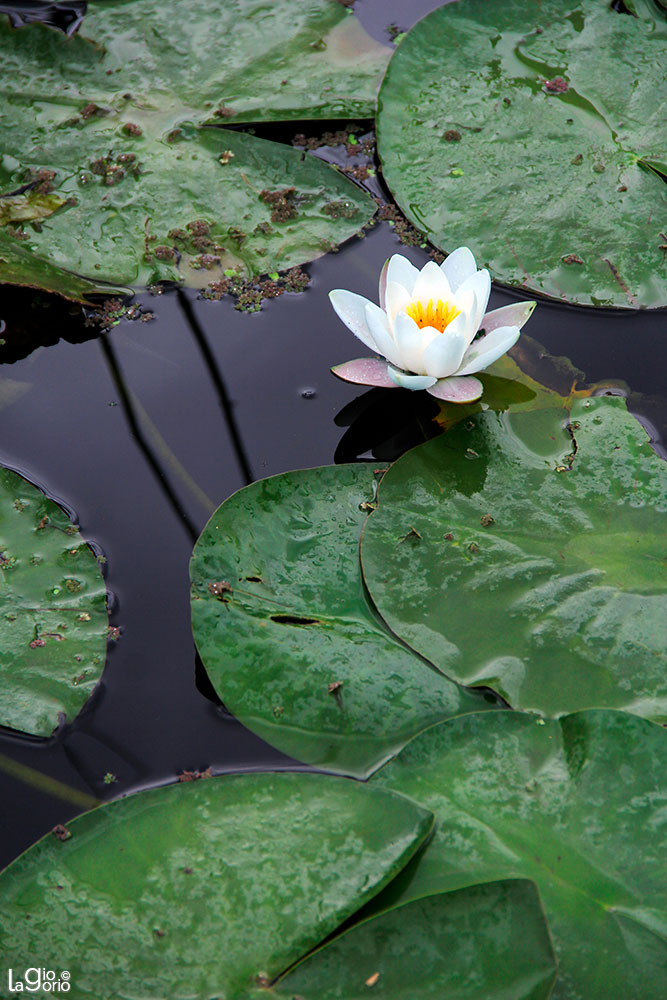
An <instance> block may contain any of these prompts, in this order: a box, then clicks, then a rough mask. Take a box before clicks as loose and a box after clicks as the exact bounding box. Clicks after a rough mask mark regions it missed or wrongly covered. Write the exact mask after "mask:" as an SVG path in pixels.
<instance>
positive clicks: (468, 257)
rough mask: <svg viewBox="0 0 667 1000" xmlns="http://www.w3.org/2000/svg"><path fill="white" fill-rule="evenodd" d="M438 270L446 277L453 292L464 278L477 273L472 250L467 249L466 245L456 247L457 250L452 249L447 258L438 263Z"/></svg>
mask: <svg viewBox="0 0 667 1000" xmlns="http://www.w3.org/2000/svg"><path fill="white" fill-rule="evenodd" d="M440 270H441V271H442V273H443V274H444V276H445V277H446V278H447V281H448V282H449V287H450V288H451V290H452V291H453V292H455V291H456V290H457V288H458V287H459V285H461V284H463V282H464V281H465V280H466V278H469V277H470V275H471V274H476V273H477V264H476V263H475V258H474V257H473V254H472V250H469V249H468V247H458V249H457V250H452V252H451V253H450V255H449V257H448V258H447V260H445V261H443V263H442V264H441V265H440Z"/></svg>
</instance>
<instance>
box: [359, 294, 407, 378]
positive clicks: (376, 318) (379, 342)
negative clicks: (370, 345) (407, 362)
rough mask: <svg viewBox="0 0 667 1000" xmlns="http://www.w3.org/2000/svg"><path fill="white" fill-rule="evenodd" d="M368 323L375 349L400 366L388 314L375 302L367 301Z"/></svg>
mask: <svg viewBox="0 0 667 1000" xmlns="http://www.w3.org/2000/svg"><path fill="white" fill-rule="evenodd" d="M366 323H367V324H368V329H369V330H370V332H371V336H372V338H373V340H374V341H375V345H376V347H375V350H376V351H377V352H378V353H379V354H381V355H382V357H383V358H386V359H387V361H391V363H392V364H394V365H399V366H400V363H401V362H400V356H399V353H398V349H397V347H396V343H395V341H394V338H393V337H392V335H391V329H390V327H389V321H388V319H387V314H386V313H384V312H383V311H382V309H380V307H379V306H376V305H375V303H374V302H367V303H366Z"/></svg>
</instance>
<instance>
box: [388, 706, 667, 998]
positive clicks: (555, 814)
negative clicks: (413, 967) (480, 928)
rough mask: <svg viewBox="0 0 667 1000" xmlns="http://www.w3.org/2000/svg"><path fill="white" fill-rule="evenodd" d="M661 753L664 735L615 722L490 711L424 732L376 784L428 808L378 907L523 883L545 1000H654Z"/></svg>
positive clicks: (662, 954)
mask: <svg viewBox="0 0 667 1000" xmlns="http://www.w3.org/2000/svg"><path fill="white" fill-rule="evenodd" d="M666 752H667V732H665V730H664V729H663V728H662V727H661V726H657V725H655V724H654V723H651V722H647V721H646V720H644V719H638V718H636V717H635V716H632V715H628V714H626V713H624V712H612V711H589V712H578V713H576V714H574V715H568V716H566V717H564V718H562V719H560V720H559V721H549V722H544V720H541V719H536V718H535V717H531V716H529V715H525V714H520V713H514V712H494V713H492V714H491V713H487V714H486V715H485V716H481V715H471V716H468V717H466V718H462V719H453V720H451V722H447V723H443V724H441V725H438V726H434V727H433V728H432V729H430V730H427V731H426V732H424V733H421V734H420V735H419V736H417V737H415V739H414V740H413V741H412V742H411V743H410V744H409V745H408V746H407V747H406V748H405V749H404V750H403V751H402V752H401V753H400V754H399V756H398V757H397V758H396V760H394V761H391V762H390V763H389V764H387V765H386V766H385V767H384V768H383V769H382V770H381V771H379V772H378V773H377V774H376V775H375V776H374V778H373V783H374V784H375V783H377V784H378V785H380V786H381V787H383V788H391V789H392V790H394V791H398V792H401V793H403V794H404V795H408V796H410V797H411V798H413V799H415V800H417V801H418V802H420V803H421V804H422V805H424V806H427V807H428V808H429V809H432V810H433V812H434V813H435V814H436V817H437V825H436V832H435V836H434V838H433V840H432V841H431V842H430V843H429V845H428V847H427V848H426V850H425V851H424V852H423V853H422V854H420V856H419V857H418V858H417V859H416V860H415V862H414V863H413V864H411V865H410V866H408V868H406V870H405V873H404V874H401V875H400V876H399V878H398V880H397V881H396V882H395V883H393V884H392V885H391V886H390V887H389V889H388V890H386V892H385V893H383V894H382V896H381V897H379V899H378V901H377V908H379V909H382V908H384V907H387V906H391V905H395V903H396V901H397V900H399V899H400V900H407V899H415V898H419V897H420V896H423V895H430V894H431V893H434V892H443V891H451V890H452V889H458V888H461V887H462V886H467V885H475V884H477V883H479V882H481V881H486V880H491V879H500V878H516V877H521V878H530V879H534V881H535V882H536V883H537V886H538V889H539V892H540V896H541V899H542V903H543V905H544V909H545V913H546V917H547V922H548V924H549V929H550V931H551V935H552V939H553V942H554V946H555V949H556V955H557V958H558V963H559V974H558V979H557V983H556V987H555V989H554V992H553V994H552V997H553V1000H592V998H598V997H600V998H602V997H604V998H605V1000H629V998H631V997H636V998H637V1000H639V998H641V1000H663V997H664V993H665V968H667V869H666V868H665V864H664V858H665V851H666V850H667V821H666V817H665V800H666V798H667V783H666V780H665V753H666ZM375 907H376V904H373V908H375ZM489 995H492V994H489Z"/></svg>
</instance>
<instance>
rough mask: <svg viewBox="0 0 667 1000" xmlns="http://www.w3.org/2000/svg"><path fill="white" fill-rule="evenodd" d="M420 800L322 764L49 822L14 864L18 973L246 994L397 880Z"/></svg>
mask: <svg viewBox="0 0 667 1000" xmlns="http://www.w3.org/2000/svg"><path fill="white" fill-rule="evenodd" d="M432 823H433V817H432V815H431V813H429V812H427V811H426V810H424V809H423V808H421V807H420V806H416V805H414V804H412V803H410V802H408V801H407V800H406V799H404V798H402V797H401V796H397V795H392V794H388V793H386V792H384V791H382V790H380V789H370V788H368V787H365V786H363V785H359V784H356V783H353V782H349V781H344V780H342V779H339V778H328V777H324V776H321V775H306V774H298V775H297V774H282V775H261V774H254V775H243V776H240V775H237V776H233V777H226V778H215V779H209V780H207V781H198V782H192V783H189V784H185V785H171V786H168V787H166V788H159V789H155V790H153V791H149V792H140V793H139V794H136V795H132V796H129V797H128V798H125V799H120V800H118V801H116V802H112V803H110V804H109V805H105V806H102V807H100V808H98V809H96V810H94V811H93V812H89V813H86V814H84V815H83V816H79V817H78V818H77V819H75V820H73V821H72V822H71V823H68V824H67V827H66V828H60V829H58V828H57V832H58V834H59V836H60V837H61V838H67V837H68V835H69V839H63V840H59V839H58V838H57V837H55V836H53V835H52V834H48V835H47V836H46V837H44V838H43V839H42V840H40V841H39V842H38V843H37V844H36V845H35V846H34V847H32V848H30V849H29V850H28V851H26V853H25V854H23V855H22V856H21V857H20V858H18V859H17V860H16V861H15V862H13V864H11V865H10V866H9V868H7V869H5V871H4V872H3V873H2V875H0V900H1V905H2V914H3V919H2V928H1V930H0V942H1V945H2V953H3V956H4V957H5V961H6V965H7V967H10V968H12V969H13V970H14V973H15V977H16V978H18V973H19V970H23V969H25V967H26V964H27V965H30V964H31V962H30V960H29V959H27V958H26V956H33V955H34V956H39V958H38V959H37V958H35V963H36V964H39V965H40V966H42V967H45V968H46V969H52V970H55V971H56V975H57V976H59V975H60V972H61V971H62V970H65V971H67V972H68V973H69V979H70V982H71V986H72V993H73V995H75V996H76V997H82V998H83V997H94V998H95V1000H97V998H99V997H102V996H104V997H112V996H122V997H123V998H125V1000H145V998H146V997H149V996H150V997H164V998H170V1000H176V998H179V1000H181V998H182V1000H185V998H188V1000H191V998H194V997H196V998H200V1000H210V998H213V997H216V998H220V997H238V996H245V995H246V990H248V989H250V988H252V986H253V985H254V984H255V983H256V982H258V981H259V982H262V981H264V979H265V978H273V977H275V976H276V975H277V974H278V973H279V972H281V971H282V970H283V969H284V968H285V967H286V966H287V965H289V964H291V963H292V962H294V961H296V960H297V959H298V958H300V957H301V956H302V955H303V954H304V953H305V952H307V951H308V950H309V949H311V948H312V947H313V946H314V945H316V944H318V943H319V942H320V941H321V940H322V939H323V938H324V937H326V935H328V934H330V933H331V932H332V931H333V930H335V929H336V928H337V927H338V926H339V924H340V923H341V922H342V921H343V920H345V919H346V918H347V917H349V916H350V915H351V914H353V913H354V912H355V911H356V910H357V909H358V908H359V906H361V905H362V904H363V903H365V902H367V901H368V900H369V899H370V898H371V897H372V896H373V895H375V893H377V892H378V890H380V889H381V888H382V887H383V886H385V885H386V884H387V883H388V882H389V880H390V879H392V878H393V877H394V876H395V875H396V873H397V872H399V871H400V870H401V868H402V867H403V866H404V865H405V864H406V862H407V861H408V860H409V859H410V858H411V857H412V856H413V854H414V852H415V851H416V849H417V848H418V847H419V846H420V844H422V843H423V841H424V839H425V838H426V837H427V836H428V834H429V832H430V830H431V829H432Z"/></svg>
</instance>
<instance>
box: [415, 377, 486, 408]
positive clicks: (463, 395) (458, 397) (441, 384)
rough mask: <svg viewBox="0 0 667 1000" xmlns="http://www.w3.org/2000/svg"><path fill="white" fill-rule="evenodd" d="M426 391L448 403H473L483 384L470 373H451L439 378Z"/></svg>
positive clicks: (481, 390)
mask: <svg viewBox="0 0 667 1000" xmlns="http://www.w3.org/2000/svg"><path fill="white" fill-rule="evenodd" d="M426 391H427V392H430V394H431V395H432V396H435V397H436V399H444V400H445V401H446V402H448V403H474V402H475V400H476V399H479V397H480V396H481V395H482V392H483V391H484V386H483V385H482V383H481V382H480V380H479V379H478V378H473V377H472V376H470V375H467V376H466V375H451V376H450V377H449V378H441V379H440V380H439V381H438V382H436V383H435V385H432V386H431V388H430V389H427V390H426Z"/></svg>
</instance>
